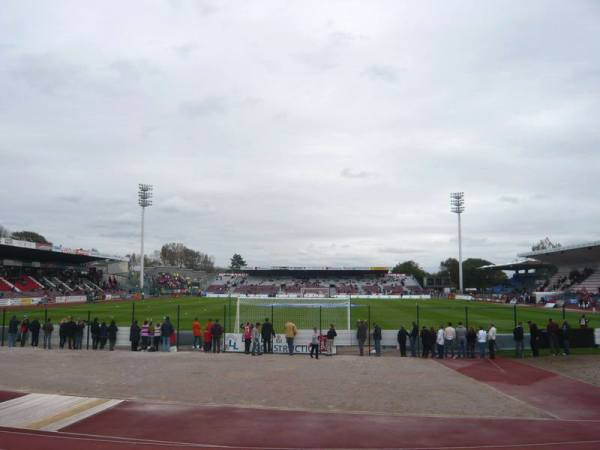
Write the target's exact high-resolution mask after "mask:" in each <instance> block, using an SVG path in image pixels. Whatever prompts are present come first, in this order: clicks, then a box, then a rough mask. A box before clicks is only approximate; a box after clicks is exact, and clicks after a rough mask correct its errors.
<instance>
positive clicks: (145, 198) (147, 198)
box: [138, 184, 153, 296]
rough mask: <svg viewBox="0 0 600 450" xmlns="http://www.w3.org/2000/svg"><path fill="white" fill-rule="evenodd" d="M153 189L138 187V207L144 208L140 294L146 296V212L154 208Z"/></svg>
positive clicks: (144, 186)
mask: <svg viewBox="0 0 600 450" xmlns="http://www.w3.org/2000/svg"><path fill="white" fill-rule="evenodd" d="M152 189H153V186H152V185H151V184H139V185H138V205H140V206H141V207H142V236H141V251H140V293H141V294H142V296H143V295H144V211H145V210H146V208H148V207H149V206H152Z"/></svg>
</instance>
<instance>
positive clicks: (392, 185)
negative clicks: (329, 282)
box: [0, 0, 600, 269]
mask: <svg viewBox="0 0 600 450" xmlns="http://www.w3.org/2000/svg"><path fill="white" fill-rule="evenodd" d="M0 88H1V89H0V156H1V161H2V163H1V164H2V172H1V173H2V177H1V180H2V188H1V189H0V224H3V225H4V226H6V227H8V228H9V229H11V230H13V231H16V230H21V229H27V230H35V231H38V232H40V233H42V234H44V235H45V236H46V237H47V238H48V239H49V240H51V241H53V242H54V243H59V244H63V245H67V246H74V247H83V248H92V247H93V248H97V249H99V250H101V251H104V252H112V253H116V254H121V255H124V254H127V253H130V252H136V253H137V252H139V233H140V230H139V227H140V209H139V207H137V184H138V183H139V182H144V183H151V184H154V185H155V204H154V206H152V207H151V208H150V209H149V210H148V211H147V215H146V217H147V221H146V233H147V234H146V236H147V249H149V250H153V249H158V248H159V247H160V245H161V244H162V243H165V242H169V241H178V242H183V243H184V244H186V245H187V246H189V247H192V248H195V249H199V250H202V251H204V252H206V253H209V254H211V255H214V256H215V259H216V262H217V264H220V265H226V264H227V263H228V260H229V258H230V257H231V255H232V254H233V253H234V252H239V253H241V254H242V255H243V256H244V257H245V258H246V260H247V262H248V263H249V264H251V265H393V264H394V263H396V262H398V261H404V260H407V259H414V260H416V261H418V262H420V263H421V264H422V265H423V266H424V267H426V268H428V269H436V268H437V266H438V264H439V261H440V260H442V259H445V258H447V257H449V256H456V254H457V239H456V216H455V215H453V214H451V213H450V208H449V193H450V192H451V191H464V192H465V196H466V212H465V214H464V215H463V233H464V255H465V257H484V258H487V259H490V260H492V261H493V262H506V261H509V260H512V259H514V258H515V256H516V254H517V253H518V252H522V251H526V250H528V249H529V247H530V246H531V244H532V243H533V242H534V241H538V240H540V239H541V238H544V237H546V236H549V237H550V238H551V239H552V240H554V241H559V242H561V243H563V245H564V244H569V243H574V242H581V241H588V240H597V239H600V228H599V226H598V223H599V222H600V207H599V202H598V184H599V183H600V177H599V174H600V3H598V2H594V1H590V2H584V1H557V2H552V1H547V0H544V1H521V0H520V1H515V2H510V1H498V2H481V1H472V2H451V1H437V2H423V1H418V2H417V1H415V2H401V1H395V0H394V1H389V2H383V1H381V2H377V1H362V2H352V1H341V2H335V1H326V2H323V1H315V2H309V1H295V2H293V1H285V2H282V1H273V2H260V1H252V2H247V1H242V0H239V1H235V2H228V1H216V2H201V1H190V2H186V1H162V2H160V1H148V0H144V1H141V0H140V1H137V2H135V1H126V2H123V1H105V0H103V1H97V2H81V1H52V2H40V1H24V0H16V1H6V0H5V1H3V2H2V5H1V6H0Z"/></svg>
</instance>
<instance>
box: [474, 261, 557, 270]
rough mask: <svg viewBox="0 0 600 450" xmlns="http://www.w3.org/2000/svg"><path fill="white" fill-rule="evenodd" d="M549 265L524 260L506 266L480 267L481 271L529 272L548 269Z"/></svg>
mask: <svg viewBox="0 0 600 450" xmlns="http://www.w3.org/2000/svg"><path fill="white" fill-rule="evenodd" d="M549 265H550V264H548V263H545V262H542V261H537V260H535V259H525V260H523V261H513V262H510V263H506V264H490V265H488V266H482V267H480V268H479V269H481V270H531V269H539V268H542V267H548V266H549Z"/></svg>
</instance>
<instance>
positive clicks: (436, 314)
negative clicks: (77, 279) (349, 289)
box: [6, 297, 600, 332]
mask: <svg viewBox="0 0 600 450" xmlns="http://www.w3.org/2000/svg"><path fill="white" fill-rule="evenodd" d="M352 303H353V305H354V306H353V307H352V308H351V323H352V324H353V325H354V324H355V323H356V321H357V320H358V319H365V320H366V319H368V318H369V306H370V319H371V323H378V324H379V325H380V326H381V327H382V328H383V329H384V330H385V329H387V330H390V329H397V328H398V327H399V326H400V325H404V326H405V327H408V326H410V324H411V322H412V321H416V320H417V309H418V315H419V323H420V325H427V326H439V325H440V324H445V323H446V322H448V321H451V322H453V323H457V322H458V321H462V322H463V323H467V322H468V324H469V325H473V326H479V325H482V326H485V327H487V326H488V325H489V323H490V322H493V323H494V324H495V325H496V327H497V328H498V330H499V331H500V332H509V331H511V330H512V328H513V323H514V308H513V306H512V305H500V304H488V303H475V302H468V301H459V300H445V299H444V300H441V299H440V300H419V301H415V300H372V299H368V300H367V299H363V300H360V299H358V300H352ZM178 305H179V308H180V324H181V325H180V327H181V330H186V329H191V323H192V321H193V320H194V318H196V317H198V318H199V319H200V320H201V321H203V322H204V321H206V320H207V319H209V318H211V319H213V320H214V319H220V320H221V322H223V321H225V322H226V325H227V329H228V330H229V331H231V330H232V328H233V324H234V320H235V310H236V301H235V299H234V298H232V300H231V302H229V301H228V299H222V298H218V299H216V298H206V297H180V298H160V299H150V300H143V301H135V318H136V319H137V320H138V321H140V322H141V321H143V320H146V319H148V320H153V321H157V320H161V321H162V319H163V317H164V316H170V317H171V320H172V321H173V322H174V323H176V319H177V309H178ZM417 305H418V307H417ZM246 308H247V307H246ZM272 311H273V316H272V319H273V322H274V324H275V328H276V329H277V330H278V331H281V329H282V328H283V324H284V323H285V321H286V320H288V319H291V320H292V321H294V322H295V323H296V324H297V325H298V327H299V328H311V327H313V326H316V327H319V325H320V326H321V327H322V328H326V327H328V326H329V323H332V322H333V323H334V324H336V326H337V327H338V328H343V327H344V326H345V324H346V322H347V319H346V316H347V310H346V309H345V308H334V309H332V308H322V309H321V311H319V308H289V307H279V308H274V309H273V310H272ZM88 313H89V316H90V317H91V318H92V319H93V318H95V317H98V318H99V319H100V320H101V321H102V320H106V321H109V320H111V319H114V320H115V321H116V322H117V324H118V325H123V326H126V325H129V324H130V323H131V319H132V313H133V302H132V301H122V302H110V303H100V304H82V305H71V306H50V307H48V308H47V314H48V317H51V318H52V320H53V321H54V322H58V321H59V320H60V319H62V318H63V317H67V316H73V317H75V318H82V319H87V318H88ZM12 314H16V315H17V317H18V318H22V316H23V315H24V314H27V315H28V316H29V317H30V318H33V317H38V318H39V319H43V318H44V315H45V311H44V307H32V308H27V309H23V308H21V309H14V310H11V309H10V308H6V321H7V322H8V320H9V318H10V317H12ZM241 316H242V320H246V319H247V320H254V321H256V320H258V321H262V320H263V319H264V318H265V317H269V318H271V308H270V307H269V308H264V307H263V308H258V307H254V309H253V310H252V311H251V312H248V311H245V308H243V309H242V310H241ZM580 316H581V314H580V313H579V312H567V313H566V318H567V319H568V320H569V322H570V323H571V325H572V326H577V324H578V320H579V317H580ZM587 316H588V318H589V319H590V326H591V327H600V317H599V316H600V315H598V314H592V313H588V314H587ZM550 317H551V318H553V319H554V320H562V311H561V310H548V309H544V308H533V307H530V306H520V305H519V306H517V319H518V320H519V321H522V322H523V323H526V322H527V321H528V320H532V321H534V322H535V323H537V324H538V326H545V324H546V323H547V321H548V318H550ZM319 322H321V323H320V324H319Z"/></svg>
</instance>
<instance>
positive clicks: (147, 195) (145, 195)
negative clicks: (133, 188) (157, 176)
mask: <svg viewBox="0 0 600 450" xmlns="http://www.w3.org/2000/svg"><path fill="white" fill-rule="evenodd" d="M138 187H139V189H138V204H139V205H140V206H141V207H142V208H147V207H148V206H152V188H153V186H152V185H151V184H139V185H138Z"/></svg>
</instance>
